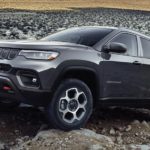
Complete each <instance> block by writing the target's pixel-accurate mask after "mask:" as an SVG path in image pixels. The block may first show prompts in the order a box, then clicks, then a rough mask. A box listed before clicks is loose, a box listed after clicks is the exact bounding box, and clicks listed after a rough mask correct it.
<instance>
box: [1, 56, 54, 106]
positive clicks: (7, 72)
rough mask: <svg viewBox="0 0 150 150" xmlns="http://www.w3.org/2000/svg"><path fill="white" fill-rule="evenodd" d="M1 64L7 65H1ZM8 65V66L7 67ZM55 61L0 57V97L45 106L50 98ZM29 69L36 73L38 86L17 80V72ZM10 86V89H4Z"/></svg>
mask: <svg viewBox="0 0 150 150" xmlns="http://www.w3.org/2000/svg"><path fill="white" fill-rule="evenodd" d="M3 65H9V67H10V68H9V67H8V66H6V68H5V67H3ZM7 67H8V68H7ZM55 68H56V66H55V62H54V61H52V62H45V61H33V60H26V59H25V58H23V57H21V56H20V57H17V58H16V59H14V60H6V59H3V60H1V59H0V98H4V99H8V98H9V99H12V100H16V101H20V102H23V103H26V104H31V105H36V106H45V105H47V104H48V103H49V101H50V99H51V93H52V92H51V89H52V85H53V83H54V78H55V76H56V75H55V74H56V69H55ZM20 71H27V72H28V71H29V72H30V71H31V72H34V73H35V74H36V75H37V78H38V80H39V84H40V86H39V87H30V86H24V85H22V84H21V83H20V82H19V79H18V72H20ZM4 86H10V88H11V90H10V91H9V90H8V89H7V90H4V89H3V88H4Z"/></svg>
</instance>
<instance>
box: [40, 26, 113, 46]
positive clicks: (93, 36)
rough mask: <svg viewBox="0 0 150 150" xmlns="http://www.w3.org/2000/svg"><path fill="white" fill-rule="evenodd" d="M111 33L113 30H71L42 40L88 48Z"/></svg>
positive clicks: (84, 28) (96, 28)
mask: <svg viewBox="0 0 150 150" xmlns="http://www.w3.org/2000/svg"><path fill="white" fill-rule="evenodd" d="M110 32H112V29H104V28H100V27H91V28H90V27H89V28H86V27H83V28H71V29H67V30H64V31H61V32H57V33H54V34H51V35H49V36H47V37H46V38H43V39H41V40H44V41H59V42H69V43H76V44H81V45H86V46H94V45H95V44H96V43H97V42H99V41H100V40H102V39H103V38H104V37H105V36H106V35H108V34H109V33H110Z"/></svg>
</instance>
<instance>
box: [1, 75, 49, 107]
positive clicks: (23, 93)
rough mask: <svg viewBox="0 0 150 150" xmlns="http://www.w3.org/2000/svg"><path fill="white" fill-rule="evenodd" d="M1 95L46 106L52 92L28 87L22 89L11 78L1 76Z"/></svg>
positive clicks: (5, 97)
mask: <svg viewBox="0 0 150 150" xmlns="http://www.w3.org/2000/svg"><path fill="white" fill-rule="evenodd" d="M0 97H1V98H4V100H5V99H6V100H7V99H10V100H12V101H18V102H23V103H26V104H31V105H34V106H45V105H47V104H48V102H49V100H50V97H51V92H50V91H46V90H41V89H27V88H25V89H24V90H23V89H22V90H20V89H18V88H17V87H16V85H15V84H14V83H13V81H11V80H10V79H9V78H7V77H3V76H0ZM4 100H3V101H4Z"/></svg>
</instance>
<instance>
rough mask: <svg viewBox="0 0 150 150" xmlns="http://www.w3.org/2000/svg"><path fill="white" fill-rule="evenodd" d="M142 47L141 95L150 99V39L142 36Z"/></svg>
mask: <svg viewBox="0 0 150 150" xmlns="http://www.w3.org/2000/svg"><path fill="white" fill-rule="evenodd" d="M140 39H141V49H142V57H143V65H142V68H141V83H142V84H141V90H142V92H141V93H140V97H141V98H143V99H150V39H148V38H144V37H141V38H140Z"/></svg>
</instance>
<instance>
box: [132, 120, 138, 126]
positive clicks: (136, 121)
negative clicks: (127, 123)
mask: <svg viewBox="0 0 150 150" xmlns="http://www.w3.org/2000/svg"><path fill="white" fill-rule="evenodd" d="M132 124H133V125H139V124H140V121H139V120H134V121H133V122H132Z"/></svg>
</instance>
